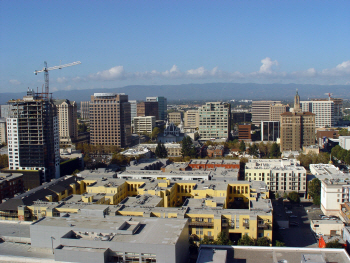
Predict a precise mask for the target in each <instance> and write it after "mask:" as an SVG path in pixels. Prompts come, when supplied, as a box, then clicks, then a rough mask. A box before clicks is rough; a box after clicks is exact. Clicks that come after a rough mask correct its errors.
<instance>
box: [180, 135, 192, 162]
mask: <svg viewBox="0 0 350 263" xmlns="http://www.w3.org/2000/svg"><path fill="white" fill-rule="evenodd" d="M191 148H192V140H191V138H190V136H185V137H184V138H183V139H182V146H181V155H182V157H185V156H190V151H191Z"/></svg>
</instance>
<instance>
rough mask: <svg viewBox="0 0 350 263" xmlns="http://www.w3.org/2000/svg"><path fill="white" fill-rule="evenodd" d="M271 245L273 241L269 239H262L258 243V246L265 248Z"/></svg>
mask: <svg viewBox="0 0 350 263" xmlns="http://www.w3.org/2000/svg"><path fill="white" fill-rule="evenodd" d="M270 243H271V241H270V239H268V238H267V237H260V238H258V239H257V241H256V245H257V246H265V247H267V246H270Z"/></svg>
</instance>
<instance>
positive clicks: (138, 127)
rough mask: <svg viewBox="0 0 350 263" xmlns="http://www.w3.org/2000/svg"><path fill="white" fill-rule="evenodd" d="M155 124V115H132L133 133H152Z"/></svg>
mask: <svg viewBox="0 0 350 263" xmlns="http://www.w3.org/2000/svg"><path fill="white" fill-rule="evenodd" d="M155 126H156V117H155V116H140V117H134V133H138V134H140V133H143V132H147V133H152V131H153V128H154V127H155Z"/></svg>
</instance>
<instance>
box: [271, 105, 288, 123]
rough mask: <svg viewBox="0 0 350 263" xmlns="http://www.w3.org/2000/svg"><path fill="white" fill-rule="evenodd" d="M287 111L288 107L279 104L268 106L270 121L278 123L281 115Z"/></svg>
mask: <svg viewBox="0 0 350 263" xmlns="http://www.w3.org/2000/svg"><path fill="white" fill-rule="evenodd" d="M287 111H289V105H283V104H280V103H277V104H274V105H270V121H280V119H281V114H282V113H285V112H287Z"/></svg>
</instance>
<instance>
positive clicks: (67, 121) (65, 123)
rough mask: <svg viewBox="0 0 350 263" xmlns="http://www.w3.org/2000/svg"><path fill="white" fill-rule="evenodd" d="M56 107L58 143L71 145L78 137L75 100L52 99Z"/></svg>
mask: <svg viewBox="0 0 350 263" xmlns="http://www.w3.org/2000/svg"><path fill="white" fill-rule="evenodd" d="M54 103H55V105H56V108H57V116H58V131H59V134H60V145H61V146H62V145H72V142H74V141H75V140H76V139H77V138H78V123H77V104H76V103H75V101H69V100H54Z"/></svg>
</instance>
